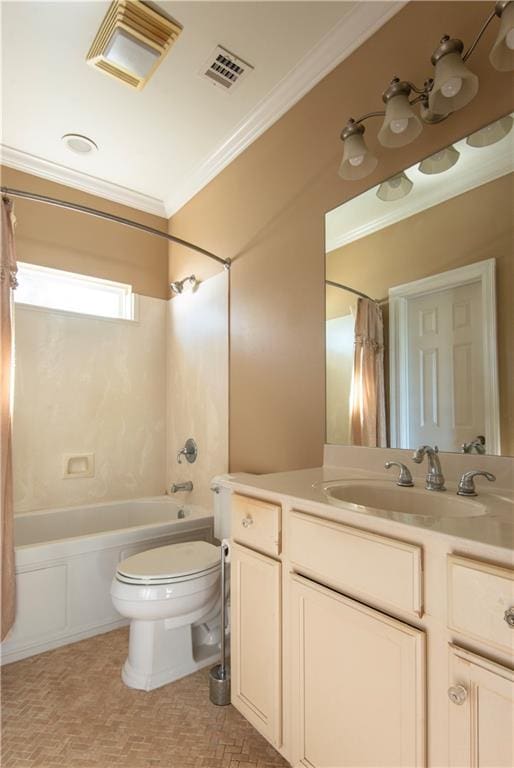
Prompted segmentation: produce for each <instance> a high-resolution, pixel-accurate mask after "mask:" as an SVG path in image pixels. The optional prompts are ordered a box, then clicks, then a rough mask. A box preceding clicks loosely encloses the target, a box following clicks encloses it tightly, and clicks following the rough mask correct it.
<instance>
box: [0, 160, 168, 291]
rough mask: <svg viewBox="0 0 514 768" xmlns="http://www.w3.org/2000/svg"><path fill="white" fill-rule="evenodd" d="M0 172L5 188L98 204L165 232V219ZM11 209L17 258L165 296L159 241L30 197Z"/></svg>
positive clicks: (164, 257) (164, 254) (164, 256)
mask: <svg viewBox="0 0 514 768" xmlns="http://www.w3.org/2000/svg"><path fill="white" fill-rule="evenodd" d="M0 174H1V183H2V184H4V185H6V186H10V187H13V188H15V189H23V190H27V191H30V192H36V193H37V194H42V195H49V196H50V197H56V198H59V199H61V200H66V201H69V202H71V203H78V204H80V205H88V206H90V207H92V208H99V209H100V210H102V211H106V212H107V213H113V214H115V215H117V216H123V217H125V218H129V219H133V220H135V221H138V222H140V223H142V224H146V225H148V226H151V227H155V228H156V229H162V230H164V231H166V227H167V222H166V220H165V219H162V218H160V217H159V216H151V215H150V214H146V213H142V212H141V211H137V210H135V209H134V208H129V207H127V206H125V205H118V204H117V203H112V202H110V201H108V200H105V199H104V198H100V197H95V196H94V195H88V194H86V193H85V192H80V191H79V190H76V189H72V188H71V187H66V186H63V185H62V184H54V183H53V182H51V181H46V180H45V179H40V178H38V177H37V176H32V175H31V174H28V173H21V172H20V171H15V170H13V169H12V168H6V167H5V166H4V167H2V168H1V169H0ZM15 213H16V219H17V227H16V247H17V253H18V259H19V260H20V261H27V262H29V263H30V264H39V265H42V266H45V267H55V268H56V269H65V270H68V271H69V272H78V273H81V274H84V275H94V276H95V277H103V278H105V279H107V280H116V281H118V282H121V283H131V284H132V285H133V287H134V291H135V292H136V293H140V294H142V295H143V296H153V297H155V298H161V299H165V298H167V297H168V286H167V281H168V280H167V278H168V245H167V242H166V241H165V240H163V239H161V238H158V237H152V236H150V235H147V234H144V233H143V232H138V231H137V230H134V229H129V228H128V227H123V226H120V225H119V224H114V223H111V222H108V221H102V220H101V219H95V218H93V217H91V216H85V215H84V214H83V213H75V212H74V211H67V210H64V209H62V208H56V207H52V206H49V205H43V204H42V203H37V202H33V201H31V200H22V199H17V200H16V201H15Z"/></svg>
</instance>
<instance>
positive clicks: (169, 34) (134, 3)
mask: <svg viewBox="0 0 514 768" xmlns="http://www.w3.org/2000/svg"><path fill="white" fill-rule="evenodd" d="M181 31H182V30H181V27H180V26H179V25H178V24H176V23H175V22H174V21H172V20H171V19H169V18H168V17H166V16H163V15H162V14H160V13H158V12H157V11H154V10H153V9H152V8H149V6H148V5H146V3H143V2H141V0H114V2H113V3H111V5H110V7H109V10H108V11H107V14H106V16H105V18H104V20H103V21H102V23H101V25H100V29H99V30H98V32H97V33H96V37H95V39H94V40H93V44H92V45H91V48H90V49H89V53H88V54H87V56H86V60H87V62H88V64H91V66H93V67H96V68H97V69H100V70H101V71H102V72H105V73H106V74H108V75H110V76H111V77H115V78H117V79H118V80H121V81H122V82H123V83H126V84H127V85H130V86H132V87H133V88H137V89H138V90H141V88H144V86H145V85H146V83H147V82H148V80H149V79H150V77H151V76H152V74H153V73H154V71H155V69H156V68H157V66H158V65H159V64H160V63H161V61H162V60H163V58H164V57H165V55H166V54H167V53H168V51H169V49H170V48H171V46H172V45H173V43H174V42H175V40H176V39H177V37H178V36H179V35H180V33H181Z"/></svg>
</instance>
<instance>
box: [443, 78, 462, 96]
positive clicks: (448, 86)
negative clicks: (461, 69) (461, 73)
mask: <svg viewBox="0 0 514 768" xmlns="http://www.w3.org/2000/svg"><path fill="white" fill-rule="evenodd" d="M461 88H462V78H461V77H449V78H448V80H447V81H446V82H445V83H443V85H442V86H441V93H442V94H443V96H446V98H447V99H451V98H452V97H453V96H456V95H457V94H458V92H459V91H460V89H461Z"/></svg>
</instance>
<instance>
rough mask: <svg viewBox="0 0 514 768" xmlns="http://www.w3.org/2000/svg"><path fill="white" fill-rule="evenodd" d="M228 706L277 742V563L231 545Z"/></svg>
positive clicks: (279, 722)
mask: <svg viewBox="0 0 514 768" xmlns="http://www.w3.org/2000/svg"><path fill="white" fill-rule="evenodd" d="M231 558H232V561H231V606H232V628H231V630H232V640H231V668H232V683H231V691H232V704H233V705H234V706H235V707H236V709H238V710H239V711H240V712H241V714H242V715H244V717H246V719H247V720H249V721H250V722H251V723H252V725H253V726H254V727H255V728H256V729H257V730H258V731H260V733H262V735H263V736H265V738H266V739H267V740H268V741H269V742H271V744H273V745H274V746H275V747H280V746H281V732H282V728H281V725H282V712H281V700H282V690H281V663H280V656H281V639H280V638H281V597H280V595H281V564H280V563H279V562H277V561H276V560H273V559H272V558H271V557H266V556H265V555H261V554H259V553H258V552H254V551H252V550H250V549H247V548H246V547H242V546H240V545H238V544H232V547H231Z"/></svg>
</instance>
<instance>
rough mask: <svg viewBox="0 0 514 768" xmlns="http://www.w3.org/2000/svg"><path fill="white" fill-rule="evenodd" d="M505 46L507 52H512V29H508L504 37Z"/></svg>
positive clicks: (513, 41) (513, 37)
mask: <svg viewBox="0 0 514 768" xmlns="http://www.w3.org/2000/svg"><path fill="white" fill-rule="evenodd" d="M505 45H506V46H507V48H508V49H509V51H514V29H510V30H509V31H508V32H507V34H506V35H505Z"/></svg>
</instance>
